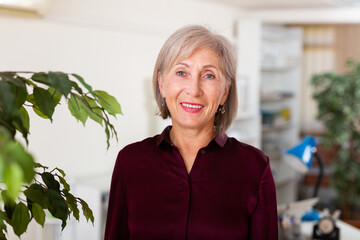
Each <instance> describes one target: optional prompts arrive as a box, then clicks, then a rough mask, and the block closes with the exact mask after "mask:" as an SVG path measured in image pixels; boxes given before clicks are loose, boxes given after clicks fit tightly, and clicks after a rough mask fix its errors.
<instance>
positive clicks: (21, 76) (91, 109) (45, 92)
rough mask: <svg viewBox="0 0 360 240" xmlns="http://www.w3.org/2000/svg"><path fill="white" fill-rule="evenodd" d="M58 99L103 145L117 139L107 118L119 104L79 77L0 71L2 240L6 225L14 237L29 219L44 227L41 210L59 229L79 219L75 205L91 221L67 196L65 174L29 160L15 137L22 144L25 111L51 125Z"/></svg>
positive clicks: (27, 123) (77, 201)
mask: <svg viewBox="0 0 360 240" xmlns="http://www.w3.org/2000/svg"><path fill="white" fill-rule="evenodd" d="M62 98H64V99H65V101H67V105H68V108H69V110H70V112H71V115H72V116H74V117H75V118H76V119H77V120H78V121H81V122H82V123H83V125H84V126H85V123H86V121H87V119H91V120H93V121H95V122H97V123H99V124H100V125H101V126H102V127H103V128H104V130H105V134H106V139H107V146H108V147H109V144H110V143H109V139H110V138H111V137H115V138H116V139H117V133H116V130H115V129H114V126H113V125H112V124H111V122H110V118H109V115H112V116H114V117H116V115H117V114H121V108H120V104H119V103H118V102H117V100H116V99H115V98H114V97H113V96H111V95H109V94H108V93H106V92H104V91H100V90H93V89H92V87H91V86H90V85H88V84H87V83H86V82H85V81H84V79H83V78H82V77H80V76H79V75H77V74H66V73H63V72H48V73H45V72H0V240H2V239H6V238H7V228H8V226H10V227H12V228H13V231H14V233H15V234H16V235H18V236H19V237H20V236H21V235H22V234H23V233H24V232H25V231H26V229H27V226H28V224H29V222H30V221H32V220H33V219H34V220H35V221H36V222H37V223H38V224H40V225H42V226H44V223H45V221H46V212H48V213H50V214H51V215H52V216H53V217H55V218H58V219H60V220H61V222H62V229H64V228H65V226H66V222H67V220H68V219H69V218H70V216H73V217H74V218H75V219H77V220H79V217H80V210H79V209H80V207H81V209H82V212H83V215H84V216H85V218H86V220H87V221H89V220H90V221H91V222H92V223H94V217H93V213H92V211H91V209H90V208H89V206H88V204H87V203H86V202H85V201H84V200H83V199H81V198H79V197H76V196H74V195H73V194H72V193H71V191H70V185H69V184H68V183H67V182H66V180H65V172H64V171H63V170H62V169H59V168H54V169H48V167H46V166H43V165H41V164H40V163H38V162H35V161H34V158H33V157H32V155H31V154H30V153H29V152H28V151H27V149H26V147H24V146H23V145H22V144H21V143H20V142H19V141H18V140H17V139H16V138H15V136H16V135H17V134H21V136H22V137H23V138H24V139H25V141H26V142H28V134H29V129H30V119H29V114H28V110H29V109H32V110H33V111H34V112H35V113H36V114H37V115H38V116H39V117H42V118H45V119H49V120H50V121H51V122H52V116H53V113H54V111H55V107H56V106H57V105H59V103H60V100H61V99H62ZM33 134H35V133H33Z"/></svg>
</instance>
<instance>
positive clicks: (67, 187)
mask: <svg viewBox="0 0 360 240" xmlns="http://www.w3.org/2000/svg"><path fill="white" fill-rule="evenodd" d="M58 178H59V180H60V183H61V184H62V185H63V186H64V189H66V190H68V191H70V185H69V184H68V183H67V182H66V180H65V178H63V177H61V176H58Z"/></svg>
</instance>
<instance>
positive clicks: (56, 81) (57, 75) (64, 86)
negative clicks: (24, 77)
mask: <svg viewBox="0 0 360 240" xmlns="http://www.w3.org/2000/svg"><path fill="white" fill-rule="evenodd" d="M48 79H49V82H51V83H52V85H53V86H54V88H55V89H56V91H59V92H61V93H62V94H63V95H64V96H65V97H67V96H68V95H69V93H70V91H71V87H72V83H71V82H70V80H69V77H68V75H67V74H65V73H63V72H49V75H48Z"/></svg>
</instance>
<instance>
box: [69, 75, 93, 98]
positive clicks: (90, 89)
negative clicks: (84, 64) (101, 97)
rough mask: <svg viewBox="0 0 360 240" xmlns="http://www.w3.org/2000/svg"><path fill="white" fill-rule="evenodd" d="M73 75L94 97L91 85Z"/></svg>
mask: <svg viewBox="0 0 360 240" xmlns="http://www.w3.org/2000/svg"><path fill="white" fill-rule="evenodd" d="M71 75H73V76H74V77H75V78H76V79H77V80H78V81H79V82H80V83H81V84H82V85H83V86H84V87H85V88H86V89H87V90H88V91H89V92H90V93H91V94H92V95H93V96H94V95H95V94H94V92H93V90H92V87H91V86H90V85H89V84H87V83H86V82H85V80H84V79H83V78H82V77H80V76H79V75H77V74H75V73H73V74H71Z"/></svg>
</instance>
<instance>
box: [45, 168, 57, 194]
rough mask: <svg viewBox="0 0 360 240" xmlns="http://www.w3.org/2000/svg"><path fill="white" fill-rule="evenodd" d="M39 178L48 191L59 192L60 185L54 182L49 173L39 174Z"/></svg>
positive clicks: (52, 176)
mask: <svg viewBox="0 0 360 240" xmlns="http://www.w3.org/2000/svg"><path fill="white" fill-rule="evenodd" d="M41 178H42V180H43V181H44V183H45V185H46V186H47V187H48V188H49V189H52V190H55V191H56V192H60V183H59V182H58V181H56V180H55V178H54V175H52V174H51V173H49V172H44V173H42V174H41Z"/></svg>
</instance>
